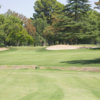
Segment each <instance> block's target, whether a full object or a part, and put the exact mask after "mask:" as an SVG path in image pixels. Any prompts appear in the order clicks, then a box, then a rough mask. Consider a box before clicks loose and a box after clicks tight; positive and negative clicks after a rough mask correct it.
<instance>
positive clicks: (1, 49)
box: [0, 48, 8, 51]
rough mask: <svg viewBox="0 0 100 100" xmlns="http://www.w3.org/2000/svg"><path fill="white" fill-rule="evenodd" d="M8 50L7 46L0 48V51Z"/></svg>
mask: <svg viewBox="0 0 100 100" xmlns="http://www.w3.org/2000/svg"><path fill="white" fill-rule="evenodd" d="M5 50H8V48H0V51H5Z"/></svg>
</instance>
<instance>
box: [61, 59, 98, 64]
mask: <svg viewBox="0 0 100 100" xmlns="http://www.w3.org/2000/svg"><path fill="white" fill-rule="evenodd" d="M61 63H69V64H99V63H100V58H98V59H93V60H72V61H63V62H61Z"/></svg>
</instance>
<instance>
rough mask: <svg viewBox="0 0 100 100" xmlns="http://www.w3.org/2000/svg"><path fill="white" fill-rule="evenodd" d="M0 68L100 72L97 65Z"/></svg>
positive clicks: (1, 67)
mask: <svg viewBox="0 0 100 100" xmlns="http://www.w3.org/2000/svg"><path fill="white" fill-rule="evenodd" d="M0 69H33V70H35V69H41V70H43V69H44V70H45V69H47V70H65V71H68V70H69V71H87V72H100V68H99V67H39V66H35V65H29V66H28V65H27V66H26V65H15V66H0Z"/></svg>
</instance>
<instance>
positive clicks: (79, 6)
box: [65, 0, 90, 21]
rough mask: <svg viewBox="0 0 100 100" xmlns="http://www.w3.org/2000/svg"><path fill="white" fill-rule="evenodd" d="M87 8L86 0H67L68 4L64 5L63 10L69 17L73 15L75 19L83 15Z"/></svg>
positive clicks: (88, 7) (88, 8)
mask: <svg viewBox="0 0 100 100" xmlns="http://www.w3.org/2000/svg"><path fill="white" fill-rule="evenodd" d="M89 10H90V5H89V4H88V0H68V4H67V5H66V6H65V12H66V13H67V15H69V16H70V17H73V18H74V20H75V21H78V20H79V19H81V16H83V15H85V14H86V13H87V11H89Z"/></svg>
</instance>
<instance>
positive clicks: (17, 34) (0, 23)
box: [0, 15, 33, 46]
mask: <svg viewBox="0 0 100 100" xmlns="http://www.w3.org/2000/svg"><path fill="white" fill-rule="evenodd" d="M32 42H33V39H32V37H31V36H30V35H29V34H28V33H27V31H26V30H25V29H24V27H23V23H22V21H21V20H20V19H19V18H16V17H14V16H4V15H0V46H4V45H5V46H11V45H12V46H20V45H29V44H31V43H32Z"/></svg>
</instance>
